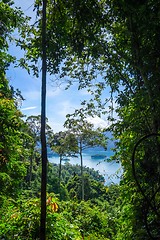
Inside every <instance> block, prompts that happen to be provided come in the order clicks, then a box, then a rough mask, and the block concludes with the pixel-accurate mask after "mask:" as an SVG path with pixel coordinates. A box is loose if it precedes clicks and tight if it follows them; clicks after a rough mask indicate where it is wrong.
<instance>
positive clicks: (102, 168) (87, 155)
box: [48, 149, 121, 185]
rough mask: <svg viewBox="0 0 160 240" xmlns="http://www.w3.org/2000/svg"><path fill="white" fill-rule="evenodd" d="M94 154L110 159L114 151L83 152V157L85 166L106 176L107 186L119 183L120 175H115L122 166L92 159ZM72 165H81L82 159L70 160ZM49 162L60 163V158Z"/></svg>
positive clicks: (52, 158)
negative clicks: (103, 155)
mask: <svg viewBox="0 0 160 240" xmlns="http://www.w3.org/2000/svg"><path fill="white" fill-rule="evenodd" d="M93 154H105V155H106V156H107V158H109V157H110V156H111V155H113V152H112V151H103V150H100V151H97V150H95V151H94V150H93V149H92V150H87V151H86V152H83V154H82V156H83V166H86V167H89V168H94V169H95V170H98V171H99V173H100V175H102V176H104V178H105V181H106V183H105V185H106V184H109V183H111V182H114V183H119V181H120V180H119V177H117V175H118V176H120V173H119V174H115V173H116V171H118V170H119V169H120V167H121V165H120V164H119V163H108V162H107V161H104V159H93V158H91V155H93ZM69 159H70V161H69V163H70V164H72V165H73V164H78V165H80V164H81V161H80V157H78V158H69ZM48 160H49V162H51V163H57V164H58V163H59V157H58V156H55V157H51V158H49V159H48ZM62 163H63V164H65V162H62Z"/></svg>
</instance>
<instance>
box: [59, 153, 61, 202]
mask: <svg viewBox="0 0 160 240" xmlns="http://www.w3.org/2000/svg"><path fill="white" fill-rule="evenodd" d="M61 167H62V156H60V163H59V196H60V197H59V198H60V201H61Z"/></svg>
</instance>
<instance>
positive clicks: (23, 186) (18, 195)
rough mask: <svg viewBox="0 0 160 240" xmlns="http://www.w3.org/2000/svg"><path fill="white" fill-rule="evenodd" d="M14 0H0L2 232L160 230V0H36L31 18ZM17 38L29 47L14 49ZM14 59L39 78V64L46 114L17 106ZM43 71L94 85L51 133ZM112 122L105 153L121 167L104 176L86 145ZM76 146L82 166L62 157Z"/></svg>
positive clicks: (70, 239) (113, 239) (33, 236)
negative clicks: (86, 161)
mask: <svg viewBox="0 0 160 240" xmlns="http://www.w3.org/2000/svg"><path fill="white" fill-rule="evenodd" d="M24 2H26V1H24ZM28 2H29V1H28ZM46 3H47V7H46V5H45V4H46ZM13 4H14V1H11V0H0V240H14V239H16V240H17V239H18V240H82V239H83V240H89V239H90V240H131V239H133V240H141V239H144V240H150V239H153V240H159V239H160V81H159V79H160V44H159V42H160V1H157V0H152V1H151V0H146V1H130V0H125V1H124V0H114V1H113V0H105V1H103V0H92V1H91V0H74V1H70V0H68V1H61V0H58V1H54V4H53V1H49V0H48V1H47V0H43V1H42V0H35V1H34V3H33V4H32V5H31V6H30V7H34V10H35V14H36V16H35V18H34V19H35V22H34V23H33V25H30V17H26V16H25V14H24V13H23V12H22V11H21V9H20V8H17V7H16V6H14V5H13ZM43 6H44V9H43V12H42V7H43ZM30 7H29V8H28V9H26V10H25V12H26V11H28V10H29V9H30ZM45 12H47V14H46V15H45ZM45 16H46V19H45ZM42 18H43V21H42ZM42 22H43V24H42ZM45 23H46V24H45ZM12 43H13V44H14V43H15V45H16V46H15V47H19V48H17V55H18V56H19V55H21V53H22V52H19V51H21V50H24V57H22V58H20V59H16V56H12V55H11V54H10V53H11V52H12V50H11V51H10V49H9V47H10V44H12ZM15 53H16V51H15ZM40 60H43V67H41V66H40V64H39V63H40ZM62 63H63V64H62ZM11 64H13V65H12V66H14V67H19V68H24V69H26V70H27V71H28V73H29V74H30V73H33V75H34V76H36V77H37V78H38V77H39V75H41V72H40V71H41V69H42V70H43V73H44V74H42V77H43V81H42V82H43V85H42V96H43V98H42V114H41V115H38V116H27V118H26V116H23V115H22V113H21V111H20V110H19V109H20V107H21V105H22V101H23V100H24V98H23V96H22V95H21V92H20V90H18V89H16V90H15V89H14V88H13V87H12V86H10V85H9V84H10V83H9V80H8V79H7V70H8V69H9V67H10V65H11ZM39 68H40V69H39ZM45 70H46V71H45ZM46 72H47V77H48V76H49V74H50V75H52V74H54V75H55V79H58V81H59V82H58V86H59V84H60V80H62V84H64V82H65V81H67V84H66V90H67V89H68V88H69V87H70V85H72V84H74V82H76V84H77V86H78V89H79V90H80V89H83V88H85V90H86V91H88V92H89V93H90V94H91V99H90V101H88V102H87V101H83V102H81V108H80V109H75V111H74V112H73V113H72V114H67V116H66V121H65V124H64V126H65V127H66V128H67V129H68V130H67V131H65V132H59V133H54V132H53V130H52V129H51V127H50V126H49V125H48V119H47V117H46V116H45V105H46V104H45V95H46V91H45V87H46V82H45V81H44V80H45V77H46ZM15 77H16V75H15ZM19 81H24V79H23V78H22V79H19ZM13 83H14V81H13ZM65 83H66V82H65ZM64 85H65V84H64ZM108 89H109V90H108ZM87 96H89V94H88V95H87ZM54 104H56V103H54ZM102 114H104V117H105V119H106V120H107V122H108V125H107V126H106V128H104V129H100V128H97V129H96V130H95V129H94V127H93V125H92V124H91V123H89V122H87V120H86V119H87V117H95V116H98V117H101V116H102ZM41 120H42V121H41ZM108 132H109V133H110V134H109V135H111V136H112V141H113V142H114V144H113V145H114V148H113V152H114V154H113V156H112V157H111V158H110V160H109V161H110V162H113V163H114V162H119V163H121V166H122V169H123V174H122V176H121V178H120V183H119V184H118V185H117V184H114V183H112V184H110V185H106V186H105V185H104V178H103V176H100V175H99V173H98V172H97V171H94V169H90V168H86V167H83V156H82V153H83V151H85V150H86V149H88V148H90V147H91V148H92V147H95V146H103V147H104V149H107V137H106V136H107V133H108ZM41 143H42V144H41ZM37 146H40V147H41V146H42V156H41V154H40V150H39V149H37ZM47 147H49V148H50V149H51V150H53V151H54V149H55V150H56V152H57V153H59V155H60V164H59V165H57V164H51V163H49V162H48V160H47V151H46V149H47ZM76 154H79V156H80V158H81V166H78V165H74V166H72V165H70V164H69V163H66V164H64V165H62V164H61V160H62V158H63V157H65V158H68V157H69V156H71V155H76ZM104 160H105V159H104ZM41 183H42V184H41Z"/></svg>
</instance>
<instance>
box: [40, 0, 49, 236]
mask: <svg viewBox="0 0 160 240" xmlns="http://www.w3.org/2000/svg"><path fill="white" fill-rule="evenodd" d="M46 5H47V0H43V12H42V93H41V94H42V95H41V97H42V99H41V145H42V152H41V154H42V156H41V157H42V180H41V226H40V240H45V239H46V185H47V147H46V136H45V125H46V123H45V119H46Z"/></svg>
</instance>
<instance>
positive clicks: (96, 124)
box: [86, 116, 108, 128]
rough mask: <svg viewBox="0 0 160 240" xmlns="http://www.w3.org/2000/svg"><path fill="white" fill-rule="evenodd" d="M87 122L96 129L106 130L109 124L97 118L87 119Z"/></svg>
mask: <svg viewBox="0 0 160 240" xmlns="http://www.w3.org/2000/svg"><path fill="white" fill-rule="evenodd" d="M86 120H87V121H88V122H90V123H92V124H93V125H94V127H95V128H98V127H100V128H105V127H107V126H108V124H107V122H106V121H105V120H103V119H101V118H99V117H97V116H95V117H87V118H86Z"/></svg>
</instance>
